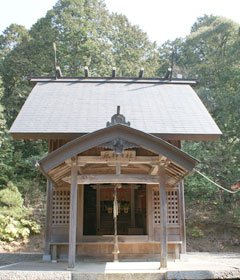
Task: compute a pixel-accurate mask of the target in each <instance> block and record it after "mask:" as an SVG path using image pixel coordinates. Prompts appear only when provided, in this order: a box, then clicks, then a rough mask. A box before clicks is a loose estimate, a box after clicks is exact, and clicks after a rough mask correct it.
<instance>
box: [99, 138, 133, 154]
mask: <svg viewBox="0 0 240 280" xmlns="http://www.w3.org/2000/svg"><path fill="white" fill-rule="evenodd" d="M102 146H103V147H104V148H105V149H111V150H113V151H114V152H115V153H116V154H117V155H121V153H122V152H123V151H124V150H126V149H130V148H137V147H138V146H137V145H136V144H133V143H130V142H128V141H126V140H124V139H121V138H117V139H114V140H113V141H111V142H107V143H104V144H103V145H102Z"/></svg>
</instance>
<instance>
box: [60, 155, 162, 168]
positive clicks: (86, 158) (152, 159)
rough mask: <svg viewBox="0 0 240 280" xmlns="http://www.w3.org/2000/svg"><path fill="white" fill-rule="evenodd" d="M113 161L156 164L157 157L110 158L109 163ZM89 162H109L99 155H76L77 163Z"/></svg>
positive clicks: (69, 161) (157, 161)
mask: <svg viewBox="0 0 240 280" xmlns="http://www.w3.org/2000/svg"><path fill="white" fill-rule="evenodd" d="M65 162H66V164H68V165H71V159H67V160H66V161H65ZM114 162H123V164H124V163H125V164H126V163H128V164H155V165H156V164H158V163H159V157H158V156H136V158H135V159H130V160H125V161H123V159H116V160H114V159H111V163H114ZM86 163H87V164H91V163H102V164H108V163H110V162H109V160H106V159H104V158H102V157H100V156H78V159H77V164H78V165H79V166H81V165H82V164H86Z"/></svg>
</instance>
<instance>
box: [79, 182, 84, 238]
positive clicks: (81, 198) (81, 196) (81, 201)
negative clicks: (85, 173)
mask: <svg viewBox="0 0 240 280" xmlns="http://www.w3.org/2000/svg"><path fill="white" fill-rule="evenodd" d="M83 211H84V185H79V186H78V214H79V215H78V240H79V241H82V239H83V217H84V216H83V214H84V213H83Z"/></svg>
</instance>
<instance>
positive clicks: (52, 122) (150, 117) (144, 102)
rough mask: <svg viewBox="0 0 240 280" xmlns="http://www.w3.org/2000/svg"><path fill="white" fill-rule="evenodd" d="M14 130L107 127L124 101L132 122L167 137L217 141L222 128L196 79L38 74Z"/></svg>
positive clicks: (52, 134) (56, 133)
mask: <svg viewBox="0 0 240 280" xmlns="http://www.w3.org/2000/svg"><path fill="white" fill-rule="evenodd" d="M33 81H34V82H36V83H37V84H36V85H35V87H34V88H33V90H32V92H31V93H30V95H29V97H28V98H27V100H26V102H25V104H24V106H23V107H22V109H21V111H20V113H19V115H18V116H17V118H16V120H15V122H14V123H13V125H12V127H11V129H10V133H11V135H12V136H13V137H14V138H25V139H28V138H42V139H46V138H62V139H64V138H68V139H73V138H76V137H78V136H80V135H83V134H86V133H89V132H93V131H95V130H98V129H101V128H102V127H104V126H105V125H106V122H107V121H108V120H109V116H111V115H113V114H114V112H115V111H116V107H117V105H120V106H121V113H123V114H124V115H125V116H126V117H127V119H128V120H129V121H130V122H131V127H133V128H136V129H138V130H141V131H144V132H146V133H151V134H154V135H157V136H158V137H161V138H164V139H168V140H171V139H177V140H182V139H191V140H213V139H217V138H218V137H219V135H221V131H220V130H219V128H218V127H217V125H216V124H215V122H214V120H213V119H212V117H211V116H210V114H209V113H208V111H207V109H206V108H205V106H204V105H203V103H202V102H201V100H200V99H199V97H198V96H197V94H196V93H195V91H194V90H193V89H192V87H191V85H194V84H195V81H186V80H172V81H163V80H161V79H159V80H156V79H155V80H153V79H130V80H129V79H128V80H127V79H104V78H101V79H100V78H99V79H95V78H92V79H91V78H86V79H76V78H75V79H74V78H72V79H67V78H65V79H58V80H55V79H47V78H42V79H33Z"/></svg>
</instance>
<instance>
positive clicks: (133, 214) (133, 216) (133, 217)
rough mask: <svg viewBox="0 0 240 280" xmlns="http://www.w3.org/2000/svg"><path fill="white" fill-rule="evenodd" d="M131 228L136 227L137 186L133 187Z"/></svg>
mask: <svg viewBox="0 0 240 280" xmlns="http://www.w3.org/2000/svg"><path fill="white" fill-rule="evenodd" d="M131 227H132V228H134V227H135V186H133V185H131Z"/></svg>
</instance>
